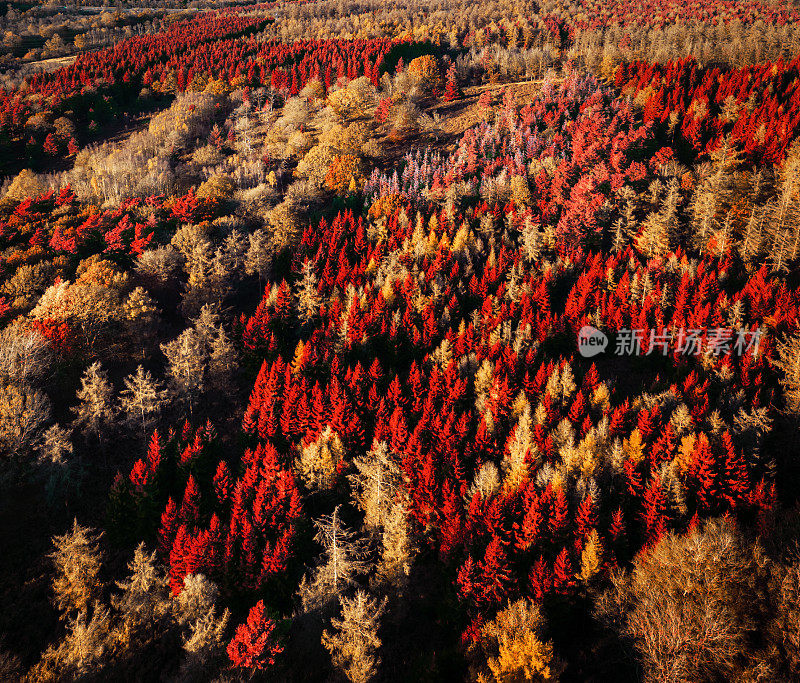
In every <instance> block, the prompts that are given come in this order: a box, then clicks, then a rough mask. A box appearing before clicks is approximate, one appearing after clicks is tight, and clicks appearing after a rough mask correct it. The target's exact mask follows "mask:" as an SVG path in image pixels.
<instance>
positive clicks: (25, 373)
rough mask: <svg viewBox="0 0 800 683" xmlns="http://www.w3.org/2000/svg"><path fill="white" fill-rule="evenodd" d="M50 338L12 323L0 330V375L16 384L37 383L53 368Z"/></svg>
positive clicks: (33, 384) (32, 384)
mask: <svg viewBox="0 0 800 683" xmlns="http://www.w3.org/2000/svg"><path fill="white" fill-rule="evenodd" d="M53 362H54V356H53V350H52V345H51V343H50V340H49V339H47V338H46V337H45V336H44V335H43V334H42V333H41V332H39V331H38V330H35V329H31V330H25V329H23V328H22V327H21V326H19V325H9V326H8V327H6V328H5V329H4V330H3V331H2V332H0V375H1V376H2V377H3V378H4V379H6V380H7V381H9V382H12V383H14V384H26V385H31V386H35V385H36V384H37V383H38V382H40V381H41V380H42V379H43V378H45V377H46V376H47V375H48V374H49V373H50V372H51V371H52V367H53Z"/></svg>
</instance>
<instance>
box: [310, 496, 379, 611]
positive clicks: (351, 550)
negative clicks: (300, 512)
mask: <svg viewBox="0 0 800 683" xmlns="http://www.w3.org/2000/svg"><path fill="white" fill-rule="evenodd" d="M340 507H341V506H340V505H337V506H336V508H335V509H334V511H333V513H332V514H330V515H327V516H324V517H321V518H320V519H317V520H314V526H315V527H316V528H317V535H316V536H315V537H314V538H315V540H316V541H317V543H319V544H320V545H321V546H322V547H323V552H322V557H323V564H321V565H320V566H319V567H317V569H316V570H315V572H314V575H313V578H312V579H311V580H310V581H308V580H307V579H306V578H305V577H304V578H303V582H302V583H301V584H300V598H301V601H302V604H303V608H304V610H305V611H311V610H313V609H316V608H318V607H322V606H324V605H325V604H327V603H329V602H330V601H331V600H333V599H334V598H335V597H337V596H338V595H340V594H341V592H342V591H343V590H344V589H346V588H348V587H349V586H352V585H353V584H354V583H355V580H356V578H357V577H358V576H359V575H361V574H363V573H364V572H365V571H366V570H367V567H368V563H367V562H366V561H365V559H364V555H365V553H364V544H363V542H362V541H361V539H359V538H357V537H356V535H355V533H353V532H352V531H350V529H348V528H347V527H346V526H345V525H344V523H343V522H342V519H341V516H340V514H339V508H340Z"/></svg>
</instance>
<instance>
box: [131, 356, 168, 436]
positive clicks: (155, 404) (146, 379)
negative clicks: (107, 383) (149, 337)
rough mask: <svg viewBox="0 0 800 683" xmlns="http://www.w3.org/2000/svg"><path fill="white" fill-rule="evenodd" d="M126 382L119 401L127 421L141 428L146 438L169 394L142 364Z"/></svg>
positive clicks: (141, 432)
mask: <svg viewBox="0 0 800 683" xmlns="http://www.w3.org/2000/svg"><path fill="white" fill-rule="evenodd" d="M124 383H125V388H124V389H123V390H122V391H120V394H119V402H120V407H121V409H122V412H123V413H124V414H125V422H126V423H127V424H128V426H130V427H134V428H136V429H138V430H140V435H141V437H142V439H145V438H146V436H147V433H148V432H149V431H150V430H151V428H152V426H153V423H154V422H155V421H156V420H157V419H158V416H159V414H160V413H161V410H162V409H163V407H164V405H165V403H166V402H167V400H168V394H167V392H166V391H165V390H164V389H163V387H162V386H161V383H160V382H159V381H158V380H156V379H155V378H154V377H153V375H152V374H150V372H149V371H147V370H145V369H144V368H143V367H142V366H141V365H140V366H139V367H138V368H136V372H135V373H131V374H130V375H128V376H127V377H126V378H125V380H124Z"/></svg>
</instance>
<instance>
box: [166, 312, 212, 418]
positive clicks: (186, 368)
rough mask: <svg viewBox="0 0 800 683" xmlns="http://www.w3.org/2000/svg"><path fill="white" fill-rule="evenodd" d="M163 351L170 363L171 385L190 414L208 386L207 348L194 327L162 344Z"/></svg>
mask: <svg viewBox="0 0 800 683" xmlns="http://www.w3.org/2000/svg"><path fill="white" fill-rule="evenodd" d="M161 351H162V352H163V353H164V355H165V356H166V357H167V361H168V363H169V375H170V385H171V388H172V389H173V391H175V393H176V394H177V395H178V396H179V397H180V398H181V400H183V401H184V402H185V403H186V405H187V407H188V409H189V414H190V415H192V414H193V412H194V406H195V404H196V402H197V400H198V399H199V397H200V395H201V394H202V392H203V391H204V390H205V387H206V363H205V357H206V354H205V349H204V348H203V340H202V338H201V336H200V335H199V334H198V333H197V331H196V330H194V329H193V328H191V327H190V328H187V329H185V330H184V331H183V332H181V333H180V335H178V338H177V339H174V340H173V341H171V342H167V343H166V344H162V345H161Z"/></svg>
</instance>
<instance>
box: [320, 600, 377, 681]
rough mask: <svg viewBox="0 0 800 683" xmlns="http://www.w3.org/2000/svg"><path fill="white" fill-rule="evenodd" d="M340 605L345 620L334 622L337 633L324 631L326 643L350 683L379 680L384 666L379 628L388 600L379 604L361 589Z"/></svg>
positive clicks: (332, 658) (333, 659)
mask: <svg viewBox="0 0 800 683" xmlns="http://www.w3.org/2000/svg"><path fill="white" fill-rule="evenodd" d="M339 604H340V605H341V608H342V618H341V619H335V618H334V619H331V626H332V627H333V630H331V631H328V630H326V631H323V633H322V644H323V645H324V646H325V649H327V650H328V652H330V654H331V660H332V662H333V665H334V666H335V667H336V668H337V669H339V670H340V671H341V672H342V673H344V675H345V676H346V677H347V680H349V681H351V683H368V681H371V680H373V679H374V678H375V676H376V674H377V672H378V667H379V666H380V663H381V658H380V656H379V654H378V652H379V650H380V647H381V639H380V638H379V637H378V628H379V626H380V618H381V616H382V615H383V611H384V609H385V607H386V599H385V598H384V600H382V601H378V600H377V599H375V598H373V597H370V595H369V594H368V593H366V592H365V591H362V590H358V591H356V594H355V595H354V596H353V597H352V598H347V597H345V596H340V597H339Z"/></svg>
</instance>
